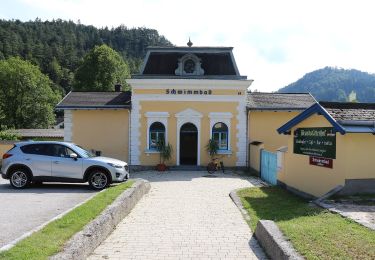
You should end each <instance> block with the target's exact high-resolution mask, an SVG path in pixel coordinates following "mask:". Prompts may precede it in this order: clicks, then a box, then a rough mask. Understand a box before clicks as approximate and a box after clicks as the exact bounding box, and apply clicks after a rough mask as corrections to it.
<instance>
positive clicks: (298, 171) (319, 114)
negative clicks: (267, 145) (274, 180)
mask: <svg viewBox="0 0 375 260" xmlns="http://www.w3.org/2000/svg"><path fill="white" fill-rule="evenodd" d="M374 119H375V104H364V103H335V102H320V103H317V104H315V105H313V106H311V107H310V108H308V109H307V110H305V111H304V112H302V113H301V114H299V115H298V116H296V117H294V118H293V119H291V120H290V121H288V122H286V123H285V124H284V125H283V126H282V127H280V128H279V129H278V132H279V133H281V134H285V135H286V137H287V139H288V145H287V150H285V151H284V153H283V156H282V157H283V158H282V163H281V165H280V166H281V167H280V169H279V173H278V180H279V182H281V184H283V185H285V186H286V187H287V188H288V189H291V190H294V191H297V192H298V191H299V192H301V194H305V195H307V196H313V197H320V196H322V195H323V194H325V193H327V192H328V191H330V190H332V189H333V188H335V187H337V186H338V185H341V186H343V189H342V190H341V191H340V193H341V194H354V193H374V192H375V171H374V169H375V160H373V158H372V157H373V155H374V152H373V151H374V147H375V137H374V134H375V124H374V122H375V121H374Z"/></svg>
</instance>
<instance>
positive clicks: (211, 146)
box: [206, 139, 219, 173]
mask: <svg viewBox="0 0 375 260" xmlns="http://www.w3.org/2000/svg"><path fill="white" fill-rule="evenodd" d="M218 150H219V144H218V143H217V142H216V141H215V140H213V139H210V140H208V143H207V145H206V151H207V152H208V153H209V155H210V157H211V162H209V163H208V165H207V171H208V172H209V173H214V172H215V171H216V170H217V166H216V163H215V162H216V160H217V159H214V156H215V155H217V153H218Z"/></svg>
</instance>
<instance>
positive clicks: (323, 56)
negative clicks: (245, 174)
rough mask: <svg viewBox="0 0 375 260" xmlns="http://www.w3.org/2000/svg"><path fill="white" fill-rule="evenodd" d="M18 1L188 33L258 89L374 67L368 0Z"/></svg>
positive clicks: (177, 40) (183, 37)
mask: <svg viewBox="0 0 375 260" xmlns="http://www.w3.org/2000/svg"><path fill="white" fill-rule="evenodd" d="M20 1H21V2H22V4H21V5H22V6H21V8H25V9H27V8H28V7H32V9H36V10H38V14H34V16H35V17H36V16H38V17H40V18H42V19H52V18H63V19H71V20H73V21H77V20H78V19H80V21H81V22H82V23H83V24H92V25H95V26H98V27H102V26H109V27H111V26H118V25H120V24H124V25H126V26H128V27H139V26H145V27H150V28H155V29H157V30H158V31H159V32H160V33H161V34H163V35H165V36H166V37H167V38H168V39H169V40H171V41H172V42H173V43H174V44H176V45H185V44H186V42H187V40H188V36H191V38H192V41H193V43H194V44H195V46H202V45H203V46H218V45H219V46H233V47H235V48H234V54H235V58H236V60H237V63H238V64H237V65H238V67H239V69H240V72H241V73H242V74H244V75H248V76H249V78H251V79H254V80H255V81H254V83H253V86H252V89H255V88H256V89H258V90H261V91H274V90H277V89H278V88H280V87H283V86H285V85H287V84H289V83H291V82H293V81H295V80H297V79H298V78H299V77H301V76H302V75H304V74H305V73H307V72H310V71H312V70H315V69H318V68H321V67H324V66H339V67H346V68H357V69H361V70H364V71H374V70H375V69H374V66H373V64H374V60H375V52H374V50H373V49H374V47H373V46H375V36H374V34H373V28H372V27H373V25H374V24H375V16H374V15H373V14H372V13H373V10H374V4H373V3H372V1H365V0H362V1H354V0H350V1H345V0H341V1H338V0H330V1H323V0H316V1H297V0H284V1H278V0H274V1H270V0H268V1H267V0H265V1H249V0H248V1H245V0H243V1H242V0H241V1H240V0H233V1H227V0H226V1H203V0H200V1H198V0H190V1H172V0H158V1H152V0H137V1H120V0H106V1H102V0H100V1H89V0H20ZM3 12H4V11H3ZM31 15H32V14H31ZM35 17H28V18H27V19H30V18H32V19H33V18H35ZM15 18H22V17H15Z"/></svg>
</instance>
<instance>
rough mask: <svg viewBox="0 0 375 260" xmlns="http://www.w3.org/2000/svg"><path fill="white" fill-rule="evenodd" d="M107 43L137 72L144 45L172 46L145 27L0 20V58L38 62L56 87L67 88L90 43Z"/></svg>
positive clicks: (90, 45) (58, 21)
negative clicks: (103, 26) (112, 26)
mask: <svg viewBox="0 0 375 260" xmlns="http://www.w3.org/2000/svg"><path fill="white" fill-rule="evenodd" d="M103 43H104V44H107V45H108V46H109V47H111V48H112V49H114V50H116V51H117V52H119V53H120V55H121V56H122V57H123V58H124V60H125V61H126V62H127V63H128V65H129V67H130V72H131V73H135V72H137V71H138V69H139V67H140V64H141V61H142V59H143V57H144V55H145V50H146V47H147V46H152V45H153V46H155V45H158V46H168V45H172V44H171V43H170V42H169V41H168V40H167V39H166V38H165V37H164V36H161V35H159V33H158V31H156V30H153V29H148V28H131V29H129V28H127V27H126V26H123V25H122V26H119V27H116V28H107V27H105V28H100V29H98V28H96V27H93V26H87V25H82V24H76V23H74V22H72V21H63V20H53V21H45V22H43V21H41V20H40V19H36V20H35V21H30V22H21V21H19V20H12V21H6V20H0V60H2V59H7V58H9V57H12V56H20V57H21V58H23V59H26V60H29V61H31V62H32V63H33V64H35V65H38V66H39V67H40V69H41V71H42V72H43V73H44V74H46V75H48V76H49V78H50V79H51V80H52V81H53V82H54V84H55V85H56V87H62V88H63V89H64V92H67V91H69V90H70V89H71V85H72V81H73V77H74V72H75V70H76V69H77V67H78V65H79V63H80V61H81V59H82V58H83V56H84V55H85V54H86V53H87V52H88V51H89V50H91V49H92V48H93V47H94V46H96V45H100V44H103Z"/></svg>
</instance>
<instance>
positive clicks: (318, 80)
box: [278, 67, 375, 102]
mask: <svg viewBox="0 0 375 260" xmlns="http://www.w3.org/2000/svg"><path fill="white" fill-rule="evenodd" d="M278 92H281V93H287V92H310V93H311V94H312V95H313V96H314V97H315V98H316V99H317V100H319V101H349V100H352V99H353V97H354V98H355V96H356V100H357V101H358V102H375V74H369V73H367V72H362V71H359V70H354V69H351V70H346V69H341V68H333V67H325V68H323V69H319V70H316V71H313V72H310V73H307V74H306V75H304V76H303V77H302V78H301V79H299V80H297V81H296V82H294V83H292V84H290V85H288V86H286V87H284V88H281V89H279V90H278ZM353 93H354V95H353ZM349 97H350V98H349Z"/></svg>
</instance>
